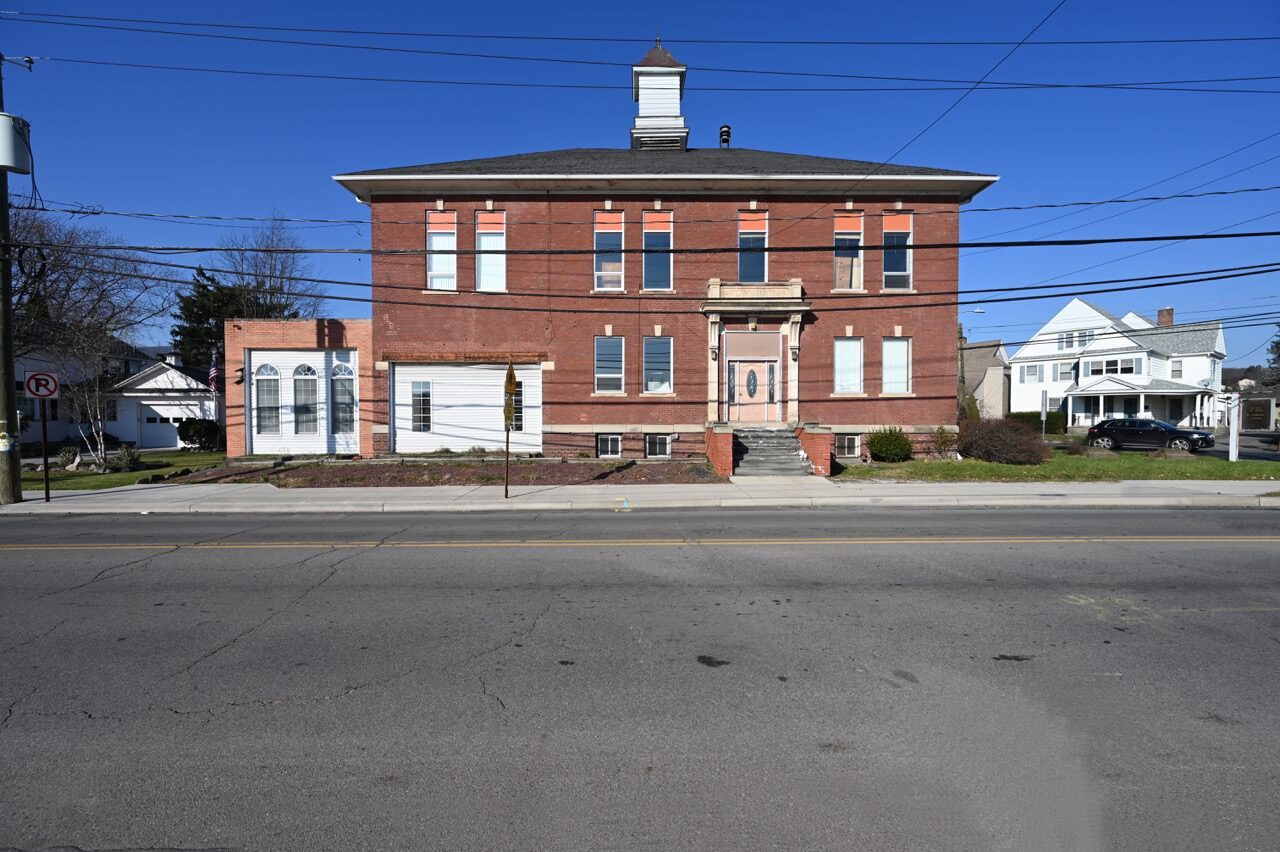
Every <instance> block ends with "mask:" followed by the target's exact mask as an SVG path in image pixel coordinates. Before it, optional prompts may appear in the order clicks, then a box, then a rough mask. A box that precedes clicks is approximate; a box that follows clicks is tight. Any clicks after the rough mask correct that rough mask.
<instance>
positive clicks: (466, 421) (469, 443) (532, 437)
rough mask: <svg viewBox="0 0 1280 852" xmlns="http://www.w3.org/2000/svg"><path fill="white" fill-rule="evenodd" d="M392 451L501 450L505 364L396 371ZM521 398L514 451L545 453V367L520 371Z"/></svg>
mask: <svg viewBox="0 0 1280 852" xmlns="http://www.w3.org/2000/svg"><path fill="white" fill-rule="evenodd" d="M391 369H392V381H391V387H392V401H391V404H392V408H393V411H394V412H395V416H394V417H393V418H392V447H393V449H394V450H395V452H398V453H430V452H434V451H435V450H453V451H454V452H460V453H461V452H466V451H467V450H470V449H472V448H475V447H480V448H483V449H486V450H500V449H502V447H503V442H504V440H505V432H504V429H503V422H502V402H503V383H504V382H505V380H506V375H507V365H506V364H430V365H428V364H395V365H393V366H392V368H391ZM516 381H517V382H518V383H519V386H520V387H519V389H520V395H519V398H518V401H519V402H520V405H519V406H518V408H517V412H516V414H517V427H518V428H517V429H516V430H515V431H512V433H511V451H512V452H520V453H537V452H542V367H541V365H538V364H530V365H521V366H517V367H516Z"/></svg>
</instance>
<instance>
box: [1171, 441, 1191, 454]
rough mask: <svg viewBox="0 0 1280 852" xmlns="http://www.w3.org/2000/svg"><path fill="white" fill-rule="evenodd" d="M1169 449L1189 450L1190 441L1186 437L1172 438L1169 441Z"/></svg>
mask: <svg viewBox="0 0 1280 852" xmlns="http://www.w3.org/2000/svg"><path fill="white" fill-rule="evenodd" d="M1169 449H1171V450H1186V451H1187V452H1191V442H1190V441H1188V440H1187V439H1186V438H1174V439H1173V440H1171V441H1170V442H1169Z"/></svg>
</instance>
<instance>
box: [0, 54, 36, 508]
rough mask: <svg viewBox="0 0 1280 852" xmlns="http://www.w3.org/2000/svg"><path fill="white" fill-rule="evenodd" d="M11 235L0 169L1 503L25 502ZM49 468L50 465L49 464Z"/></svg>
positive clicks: (0, 92) (0, 64)
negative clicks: (6, 443)
mask: <svg viewBox="0 0 1280 852" xmlns="http://www.w3.org/2000/svg"><path fill="white" fill-rule="evenodd" d="M3 68H4V56H3V55H0V112H2V111H3V110H4V73H3ZM10 240H11V237H10V234H9V172H8V171H6V170H4V169H0V440H4V439H7V440H8V441H9V447H8V450H9V451H8V452H3V451H0V506H4V505H8V504H10V503H21V502H22V438H21V435H20V434H19V432H18V398H17V394H16V392H15V383H16V381H17V368H16V366H15V364H14V355H13V245H12V244H11V242H10ZM46 467H47V465H46Z"/></svg>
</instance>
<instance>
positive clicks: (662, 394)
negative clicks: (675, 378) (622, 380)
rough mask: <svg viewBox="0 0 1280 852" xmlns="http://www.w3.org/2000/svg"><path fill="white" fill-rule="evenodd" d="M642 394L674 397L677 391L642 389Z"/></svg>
mask: <svg viewBox="0 0 1280 852" xmlns="http://www.w3.org/2000/svg"><path fill="white" fill-rule="evenodd" d="M640 395H641V396H657V397H672V396H675V395H676V392H675V391H641V392H640Z"/></svg>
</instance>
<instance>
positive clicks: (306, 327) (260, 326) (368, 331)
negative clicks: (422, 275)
mask: <svg viewBox="0 0 1280 852" xmlns="http://www.w3.org/2000/svg"><path fill="white" fill-rule="evenodd" d="M223 334H224V336H225V337H224V340H225V352H226V355H225V358H226V370H227V372H226V400H225V407H226V418H227V420H226V424H227V425H226V428H227V455H228V456H232V457H234V456H243V455H244V454H245V450H246V447H245V443H246V441H245V439H246V433H245V410H244V396H245V388H246V386H247V384H248V383H249V382H250V381H252V380H253V377H252V376H247V375H245V372H244V361H245V352H246V351H247V350H250V349H354V350H356V352H357V361H358V366H359V373H358V391H357V401H358V403H359V406H360V412H359V424H360V425H359V428H360V452H361V454H363V455H369V453H370V448H371V447H372V445H373V441H372V439H373V435H372V428H373V423H374V419H373V418H374V411H373V410H372V407H371V405H370V403H369V400H370V398H371V397H372V396H373V395H374V388H376V387H378V386H379V385H381V386H382V387H383V390H382V392H381V395H382V397H383V399H384V400H385V398H386V391H385V386H386V374H385V373H375V372H374V369H373V358H372V352H373V341H372V325H371V323H370V321H369V320H366V319H310V320H244V319H231V320H227V321H226V322H225V323H224V324H223ZM383 422H385V421H383ZM380 437H385V436H380Z"/></svg>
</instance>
